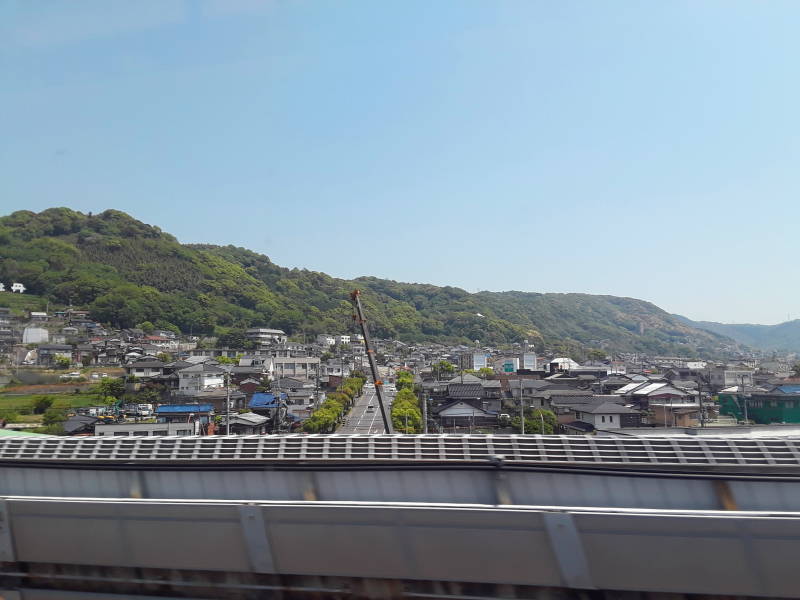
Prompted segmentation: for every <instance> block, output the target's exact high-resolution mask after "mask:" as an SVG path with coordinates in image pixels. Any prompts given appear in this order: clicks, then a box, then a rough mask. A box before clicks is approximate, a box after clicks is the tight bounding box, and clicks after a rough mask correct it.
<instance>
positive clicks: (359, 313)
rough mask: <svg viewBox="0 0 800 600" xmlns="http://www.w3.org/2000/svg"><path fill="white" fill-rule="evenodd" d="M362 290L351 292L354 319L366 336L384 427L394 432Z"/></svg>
mask: <svg viewBox="0 0 800 600" xmlns="http://www.w3.org/2000/svg"><path fill="white" fill-rule="evenodd" d="M360 296H361V291H360V290H354V291H353V293H352V294H350V300H351V301H352V302H353V307H354V308H355V311H356V312H355V313H354V314H353V320H354V321H355V322H356V323H358V325H359V327H361V335H363V336H364V347H365V348H366V351H367V359H368V360H369V369H370V371H372V379H373V381H374V382H375V393H376V394H377V395H378V407H379V408H380V409H381V418H382V419H383V428H384V429H385V430H386V433H394V429H393V428H392V419H391V418H390V417H389V413H388V412H387V411H386V404H384V402H383V381H381V378H380V375H379V374H378V364H377V363H376V362H375V351H374V350H373V349H372V342H371V341H370V339H369V331H368V330H367V320H366V319H365V318H364V308H363V307H362V306H361V297H360Z"/></svg>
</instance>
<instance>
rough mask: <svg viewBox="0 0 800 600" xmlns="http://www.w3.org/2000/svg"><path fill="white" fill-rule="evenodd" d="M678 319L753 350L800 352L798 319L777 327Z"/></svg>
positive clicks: (799, 322)
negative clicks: (731, 339)
mask: <svg viewBox="0 0 800 600" xmlns="http://www.w3.org/2000/svg"><path fill="white" fill-rule="evenodd" d="M678 318H679V319H683V321H684V322H685V323H686V324H687V325H689V326H691V327H694V328H697V329H705V330H707V331H711V332H713V333H716V334H718V335H724V336H727V337H729V338H733V339H734V340H736V341H737V342H739V343H741V344H745V345H747V346H751V347H753V348H760V349H761V350H767V351H777V352H800V319H794V320H793V321H785V322H783V323H778V324H777V325H754V324H750V323H738V324H737V323H716V322H714V321H692V320H690V319H687V318H685V317H678Z"/></svg>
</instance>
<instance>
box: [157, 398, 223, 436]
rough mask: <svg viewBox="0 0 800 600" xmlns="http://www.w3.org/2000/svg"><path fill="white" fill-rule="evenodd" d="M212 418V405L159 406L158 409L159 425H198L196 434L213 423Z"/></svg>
mask: <svg viewBox="0 0 800 600" xmlns="http://www.w3.org/2000/svg"><path fill="white" fill-rule="evenodd" d="M212 416H213V406H212V405H211V404H200V403H187V404H159V405H158V407H157V408H156V419H157V420H158V422H159V423H186V424H192V423H194V424H195V425H197V427H196V429H195V433H196V434H198V433H199V432H200V426H202V425H207V424H208V423H209V422H210V421H211V417H212ZM179 435H180V434H179Z"/></svg>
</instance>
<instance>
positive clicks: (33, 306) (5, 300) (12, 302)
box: [0, 286, 56, 316]
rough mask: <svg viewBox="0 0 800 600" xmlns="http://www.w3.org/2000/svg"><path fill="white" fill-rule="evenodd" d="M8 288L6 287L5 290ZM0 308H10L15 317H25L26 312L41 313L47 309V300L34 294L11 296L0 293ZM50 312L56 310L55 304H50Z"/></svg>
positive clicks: (9, 293) (8, 293) (7, 293)
mask: <svg viewBox="0 0 800 600" xmlns="http://www.w3.org/2000/svg"><path fill="white" fill-rule="evenodd" d="M8 288H10V286H7V289H8ZM0 307H3V308H10V309H11V312H13V313H14V314H16V315H17V316H27V313H28V311H32V310H33V311H43V310H45V309H46V308H47V300H45V299H44V298H41V297H39V296H36V295H34V294H12V293H11V292H8V291H6V292H5V293H2V292H0ZM50 310H56V305H55V304H50Z"/></svg>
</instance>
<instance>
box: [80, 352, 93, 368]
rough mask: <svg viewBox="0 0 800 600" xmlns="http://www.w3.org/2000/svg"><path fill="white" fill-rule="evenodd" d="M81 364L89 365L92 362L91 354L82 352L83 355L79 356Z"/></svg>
mask: <svg viewBox="0 0 800 600" xmlns="http://www.w3.org/2000/svg"><path fill="white" fill-rule="evenodd" d="M81 364H82V365H83V366H84V367H88V366H89V365H91V364H92V357H91V355H90V354H84V355H83V356H81Z"/></svg>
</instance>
